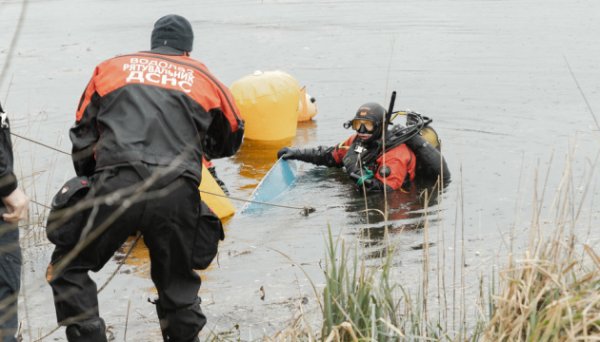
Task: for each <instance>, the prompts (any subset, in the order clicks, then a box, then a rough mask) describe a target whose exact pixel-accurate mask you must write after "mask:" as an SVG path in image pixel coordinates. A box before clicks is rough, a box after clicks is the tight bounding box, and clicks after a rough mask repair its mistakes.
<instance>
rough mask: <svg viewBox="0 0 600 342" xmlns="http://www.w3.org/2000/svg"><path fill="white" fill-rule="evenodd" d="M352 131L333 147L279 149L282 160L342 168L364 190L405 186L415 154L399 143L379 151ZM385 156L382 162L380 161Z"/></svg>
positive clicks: (376, 145)
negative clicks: (363, 141) (282, 156)
mask: <svg viewBox="0 0 600 342" xmlns="http://www.w3.org/2000/svg"><path fill="white" fill-rule="evenodd" d="M357 137H358V135H357V134H354V135H352V136H350V137H349V138H348V139H346V140H345V141H344V142H342V143H340V144H339V145H336V146H331V147H325V146H319V147H315V148H306V149H287V150H285V151H281V152H280V156H281V155H283V154H286V153H287V156H284V158H285V159H297V160H301V161H305V162H309V163H312V164H315V165H324V166H330V167H344V169H345V170H346V172H347V173H348V175H350V177H351V178H353V179H354V180H359V179H361V178H362V181H361V182H360V183H361V186H359V188H362V183H364V186H365V189H366V190H367V191H383V190H384V188H385V187H387V190H401V189H403V188H404V189H408V187H410V184H411V182H412V181H413V180H414V179H415V169H416V162H417V161H416V157H415V154H414V153H413V151H412V150H411V149H410V148H408V146H406V144H400V145H398V146H396V147H392V148H390V149H389V150H386V151H385V153H383V150H382V149H381V146H380V145H379V143H380V141H377V142H372V143H370V144H368V145H365V144H363V143H362V142H361V141H360V139H357ZM384 159H385V164H384Z"/></svg>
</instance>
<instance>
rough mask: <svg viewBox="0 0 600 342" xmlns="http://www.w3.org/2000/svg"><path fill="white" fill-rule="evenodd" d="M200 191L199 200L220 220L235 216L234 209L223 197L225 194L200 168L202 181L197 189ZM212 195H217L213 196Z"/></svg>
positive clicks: (204, 169) (210, 176) (208, 174)
mask: <svg viewBox="0 0 600 342" xmlns="http://www.w3.org/2000/svg"><path fill="white" fill-rule="evenodd" d="M198 189H199V190H200V198H202V200H203V201H204V202H205V203H206V205H208V207H209V208H210V209H211V210H212V211H213V212H214V213H215V215H217V216H218V217H219V218H220V219H224V218H226V217H229V216H231V215H233V214H235V207H234V206H233V204H232V203H231V201H230V200H229V198H227V197H226V196H225V193H224V192H223V190H222V189H221V187H220V186H219V184H217V181H215V179H214V178H213V176H212V175H211V174H210V172H209V171H208V169H207V168H206V167H204V166H203V167H202V181H201V182H200V186H199V187H198ZM212 194H217V195H219V196H215V195H212Z"/></svg>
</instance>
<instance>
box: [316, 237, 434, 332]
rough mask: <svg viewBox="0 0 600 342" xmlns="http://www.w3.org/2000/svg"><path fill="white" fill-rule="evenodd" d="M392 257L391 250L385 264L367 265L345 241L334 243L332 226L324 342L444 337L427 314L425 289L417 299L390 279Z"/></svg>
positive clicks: (327, 269) (326, 282)
mask: <svg viewBox="0 0 600 342" xmlns="http://www.w3.org/2000/svg"><path fill="white" fill-rule="evenodd" d="M388 248H391V247H388ZM393 255H394V253H393V252H392V251H388V253H386V256H385V257H384V258H383V260H382V261H381V264H380V265H378V266H373V265H366V263H365V261H364V260H360V261H359V258H358V255H357V253H354V254H353V256H352V257H351V256H350V250H349V249H347V248H346V245H345V243H344V241H343V240H341V242H340V241H337V242H334V239H333V237H332V235H331V230H329V237H328V246H327V259H326V269H325V271H324V275H325V288H324V289H323V324H322V329H321V340H322V341H328V342H331V341H335V342H341V341H413V340H414V341H417V340H441V339H444V335H445V333H444V332H443V331H442V328H441V325H440V324H437V323H432V322H430V320H429V319H427V317H426V315H425V308H424V305H423V304H422V303H423V301H422V298H421V296H422V293H419V295H418V296H417V298H416V299H413V298H411V296H410V295H409V294H408V292H407V291H405V289H404V288H403V286H402V285H401V284H399V283H397V282H393V281H390V274H391V269H392V265H393V260H392V258H393Z"/></svg>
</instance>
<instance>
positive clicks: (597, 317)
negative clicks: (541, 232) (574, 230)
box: [485, 234, 600, 341]
mask: <svg viewBox="0 0 600 342" xmlns="http://www.w3.org/2000/svg"><path fill="white" fill-rule="evenodd" d="M574 246H575V239H574V236H569V237H568V238H566V239H565V238H563V236H561V235H560V234H556V235H554V236H553V237H552V238H550V239H548V240H547V241H540V243H538V244H537V245H536V246H535V249H534V250H533V251H532V252H526V253H525V257H524V259H522V260H516V261H511V262H510V263H509V266H508V267H507V268H506V269H505V270H504V271H502V272H500V276H501V277H502V279H501V284H500V293H499V294H498V296H497V297H496V300H495V303H494V312H493V316H492V318H491V320H490V322H489V323H488V325H487V328H486V331H485V339H486V340H488V341H592V340H593V341H600V257H598V255H597V254H596V253H595V252H594V251H593V250H592V248H591V247H590V246H588V245H584V246H583V251H584V253H583V254H582V255H577V254H576V252H575V248H574Z"/></svg>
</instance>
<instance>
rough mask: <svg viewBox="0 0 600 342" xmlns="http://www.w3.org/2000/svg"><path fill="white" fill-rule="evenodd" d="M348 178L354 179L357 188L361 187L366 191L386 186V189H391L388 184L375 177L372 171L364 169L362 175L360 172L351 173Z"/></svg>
mask: <svg viewBox="0 0 600 342" xmlns="http://www.w3.org/2000/svg"><path fill="white" fill-rule="evenodd" d="M350 178H352V179H353V180H355V181H356V187H357V189H358V190H360V191H362V190H363V189H364V190H365V191H367V192H377V191H383V189H384V188H385V187H387V191H393V190H394V189H392V188H391V187H390V186H389V185H384V184H383V183H382V182H381V181H379V179H377V178H375V177H374V175H373V171H371V170H369V169H364V170H363V173H362V175H361V174H360V173H351V174H350Z"/></svg>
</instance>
